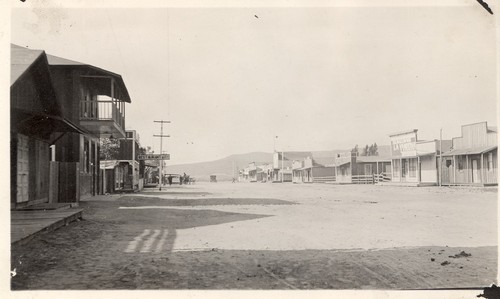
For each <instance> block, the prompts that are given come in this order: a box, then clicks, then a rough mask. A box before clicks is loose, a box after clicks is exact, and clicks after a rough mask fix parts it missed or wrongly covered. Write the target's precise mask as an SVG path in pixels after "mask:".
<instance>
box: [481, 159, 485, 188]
mask: <svg viewBox="0 0 500 299" xmlns="http://www.w3.org/2000/svg"><path fill="white" fill-rule="evenodd" d="M481 183H482V184H483V185H484V183H486V182H485V179H484V153H481Z"/></svg>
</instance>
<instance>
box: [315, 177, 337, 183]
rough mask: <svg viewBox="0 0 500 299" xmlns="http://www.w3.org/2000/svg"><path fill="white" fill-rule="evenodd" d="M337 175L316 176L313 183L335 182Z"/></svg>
mask: <svg viewBox="0 0 500 299" xmlns="http://www.w3.org/2000/svg"><path fill="white" fill-rule="evenodd" d="M334 182H335V176H322V177H314V178H313V183H334Z"/></svg>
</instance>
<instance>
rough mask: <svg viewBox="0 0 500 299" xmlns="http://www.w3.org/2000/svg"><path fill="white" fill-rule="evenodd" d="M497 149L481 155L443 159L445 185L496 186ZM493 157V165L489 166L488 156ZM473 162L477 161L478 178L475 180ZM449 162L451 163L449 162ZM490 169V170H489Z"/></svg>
mask: <svg viewBox="0 0 500 299" xmlns="http://www.w3.org/2000/svg"><path fill="white" fill-rule="evenodd" d="M497 152H498V151H497V149H495V150H493V151H490V152H488V153H484V154H483V160H482V161H483V162H482V163H481V155H480V154H477V155H463V156H455V157H447V158H445V159H443V166H442V169H443V171H442V173H443V181H442V182H443V184H465V185H475V184H477V185H485V184H486V185H496V184H498V174H497V172H498V165H497V156H498V154H497ZM490 153H491V155H492V165H491V167H489V166H488V163H489V162H488V156H489V154H490ZM473 160H476V161H477V166H478V167H477V171H476V175H477V178H476V180H474V178H473V175H474V172H473V170H472V167H473V162H472V161H473ZM447 161H449V162H447ZM488 167H489V169H488Z"/></svg>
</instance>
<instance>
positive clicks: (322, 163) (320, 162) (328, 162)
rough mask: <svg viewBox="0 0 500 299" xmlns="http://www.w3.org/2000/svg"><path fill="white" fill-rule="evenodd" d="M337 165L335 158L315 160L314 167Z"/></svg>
mask: <svg viewBox="0 0 500 299" xmlns="http://www.w3.org/2000/svg"><path fill="white" fill-rule="evenodd" d="M333 164H335V157H322V158H314V159H313V166H327V165H333Z"/></svg>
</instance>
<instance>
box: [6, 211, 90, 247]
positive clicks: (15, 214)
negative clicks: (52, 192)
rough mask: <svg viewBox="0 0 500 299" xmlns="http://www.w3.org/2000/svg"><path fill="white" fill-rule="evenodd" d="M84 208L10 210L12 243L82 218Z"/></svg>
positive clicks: (26, 239)
mask: <svg viewBox="0 0 500 299" xmlns="http://www.w3.org/2000/svg"><path fill="white" fill-rule="evenodd" d="M82 211H83V209H77V208H68V209H59V210H34V211H11V212H10V218H11V219H10V243H11V244H14V243H18V242H25V241H28V240H30V239H31V238H32V237H33V236H35V235H36V234H38V233H42V232H49V231H53V230H56V229H58V228H59V227H61V226H64V225H67V224H68V223H70V222H72V221H75V220H77V219H81V218H82Z"/></svg>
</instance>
